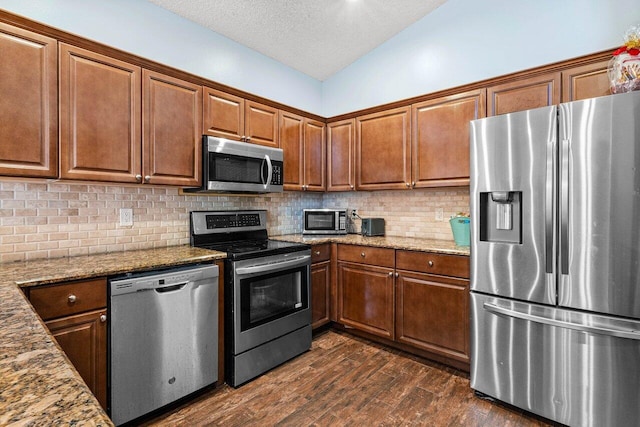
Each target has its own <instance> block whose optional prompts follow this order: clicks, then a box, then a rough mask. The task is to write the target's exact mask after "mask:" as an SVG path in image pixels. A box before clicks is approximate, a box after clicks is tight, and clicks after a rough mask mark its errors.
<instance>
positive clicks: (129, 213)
mask: <svg viewBox="0 0 640 427" xmlns="http://www.w3.org/2000/svg"><path fill="white" fill-rule="evenodd" d="M132 225H133V209H131V208H120V226H121V227H130V226H132Z"/></svg>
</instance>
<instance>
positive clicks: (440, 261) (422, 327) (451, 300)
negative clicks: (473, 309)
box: [396, 251, 469, 363]
mask: <svg viewBox="0 0 640 427" xmlns="http://www.w3.org/2000/svg"><path fill="white" fill-rule="evenodd" d="M396 267H397V271H396V276H397V278H396V339H397V341H398V342H401V343H405V344H409V345H411V346H414V347H416V348H419V349H421V350H425V351H428V352H431V353H435V354H438V355H441V356H444V357H446V358H450V359H454V360H457V361H459V362H463V363H469V280H468V277H469V257H465V256H455V255H442V254H431V253H427V252H414V251H396ZM455 276H457V277H455Z"/></svg>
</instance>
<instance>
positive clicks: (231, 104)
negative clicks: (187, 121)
mask: <svg viewBox="0 0 640 427" xmlns="http://www.w3.org/2000/svg"><path fill="white" fill-rule="evenodd" d="M203 111H204V113H203V116H204V119H203V125H202V133H203V134H205V135H211V136H219V137H221V138H228V139H233V140H236V141H240V140H242V138H243V137H244V98H240V97H239V96H235V95H231V94H229V93H225V92H221V91H219V90H215V89H211V88H208V87H205V88H204V107H203Z"/></svg>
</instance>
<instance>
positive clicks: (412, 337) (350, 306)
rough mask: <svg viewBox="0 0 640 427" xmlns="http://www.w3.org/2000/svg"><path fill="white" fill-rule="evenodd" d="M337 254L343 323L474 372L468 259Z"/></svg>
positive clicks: (350, 248) (365, 251)
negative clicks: (472, 367) (471, 356)
mask: <svg viewBox="0 0 640 427" xmlns="http://www.w3.org/2000/svg"><path fill="white" fill-rule="evenodd" d="M337 251H338V254H337V304H338V308H337V319H336V320H337V322H338V323H340V324H342V325H343V326H345V327H346V328H347V329H349V328H353V329H356V330H359V331H362V332H366V333H367V334H369V335H372V336H378V337H382V338H385V339H386V340H390V341H392V343H391V344H394V343H397V344H395V345H398V347H400V348H402V349H404V350H408V351H416V352H417V353H418V354H421V355H424V356H426V357H432V358H434V359H436V360H438V361H441V362H444V363H450V364H452V365H454V366H456V367H460V368H467V369H468V364H469V354H470V349H469V257H468V256H458V255H448V254H436V253H429V252H419V251H405V250H394V249H387V248H371V247H367V246H357V245H345V244H338V245H337ZM387 343H389V342H388V341H387Z"/></svg>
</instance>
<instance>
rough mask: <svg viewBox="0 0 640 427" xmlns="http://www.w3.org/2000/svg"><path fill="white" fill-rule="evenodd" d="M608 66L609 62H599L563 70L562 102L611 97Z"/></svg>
mask: <svg viewBox="0 0 640 427" xmlns="http://www.w3.org/2000/svg"><path fill="white" fill-rule="evenodd" d="M608 66H609V61H600V62H596V63H594V64H588V65H582V66H579V67H573V68H569V69H567V70H563V71H562V102H570V101H578V100H581V99H587V98H595V97H597V96H605V95H611V89H610V86H609V76H608V75H607V69H608Z"/></svg>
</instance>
